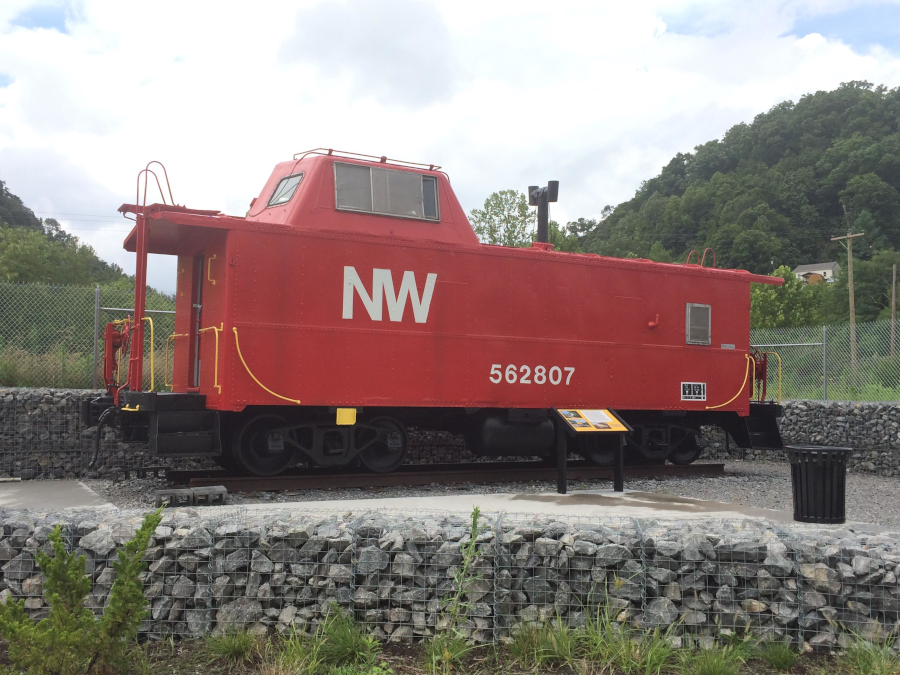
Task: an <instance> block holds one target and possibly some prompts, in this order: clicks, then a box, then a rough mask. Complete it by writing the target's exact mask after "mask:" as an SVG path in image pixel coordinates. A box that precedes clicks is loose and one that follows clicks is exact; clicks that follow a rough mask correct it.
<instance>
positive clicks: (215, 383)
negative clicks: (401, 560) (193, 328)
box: [197, 323, 225, 394]
mask: <svg viewBox="0 0 900 675" xmlns="http://www.w3.org/2000/svg"><path fill="white" fill-rule="evenodd" d="M224 329H225V324H224V323H221V324H219V325H218V326H208V327H207V328H201V329H200V330H198V331H197V332H198V333H205V332H206V331H208V330H211V331H213V333H214V334H215V336H216V360H215V362H214V371H213V372H214V375H213V386H214V387H215V388H216V389H218V390H219V393H220V394H221V393H222V385H220V384H219V331H220V330H224Z"/></svg>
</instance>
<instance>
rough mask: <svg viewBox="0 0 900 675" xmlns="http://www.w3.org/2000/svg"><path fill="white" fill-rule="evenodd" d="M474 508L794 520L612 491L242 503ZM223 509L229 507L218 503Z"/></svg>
mask: <svg viewBox="0 0 900 675" xmlns="http://www.w3.org/2000/svg"><path fill="white" fill-rule="evenodd" d="M475 506H478V507H479V508H480V509H481V510H482V511H483V512H498V511H505V512H507V513H543V514H552V515H560V516H574V517H589V518H598V517H600V518H603V517H629V518H666V519H682V518H760V519H766V520H772V521H775V522H781V523H790V522H793V514H792V513H790V512H788V511H776V510H774V509H760V508H756V507H752V506H741V505H739V504H724V503H721V502H710V501H703V500H700V499H688V498H686V497H676V496H673V495H666V494H659V493H655V492H637V491H630V490H629V491H626V492H613V491H612V490H590V491H584V492H570V493H569V494H567V495H560V494H556V493H555V492H543V493H526V494H507V493H499V494H461V495H447V496H434V497H397V498H389V499H336V500H330V501H315V502H281V503H276V504H272V503H269V504H241V505H240V509H242V510H246V511H253V510H258V509H259V510H272V509H322V510H329V511H332V510H333V511H367V510H372V509H388V510H392V511H424V510H429V511H447V512H464V513H469V512H471V511H472V509H473V508H474V507H475ZM219 508H225V509H227V508H228V507H227V506H226V507H219Z"/></svg>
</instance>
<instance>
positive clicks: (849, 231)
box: [831, 204, 865, 385]
mask: <svg viewBox="0 0 900 675" xmlns="http://www.w3.org/2000/svg"><path fill="white" fill-rule="evenodd" d="M841 206H843V204H842V205H841ZM844 213H845V214H846V216H847V235H846V236H844V237H832V238H831V241H839V242H841V246H843V247H844V248H846V249H847V285H848V286H849V287H850V370H851V372H852V373H853V378H854V380H855V379H856V375H857V371H856V301H855V299H854V297H853V239H854V238H856V237H861V236H863V235H864V234H865V232H859V233H857V234H853V219H852V218H851V217H850V214H849V213H847V207H846V206H844ZM844 240H846V241H847V243H846V244H844V243H843V242H844ZM856 384H857V383H856V382H854V385H856Z"/></svg>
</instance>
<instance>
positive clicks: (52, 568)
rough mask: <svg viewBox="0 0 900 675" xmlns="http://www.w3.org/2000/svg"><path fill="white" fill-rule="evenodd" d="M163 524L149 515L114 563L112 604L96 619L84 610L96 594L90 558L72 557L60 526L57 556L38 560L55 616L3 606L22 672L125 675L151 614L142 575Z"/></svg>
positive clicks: (6, 633)
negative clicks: (89, 573) (149, 548)
mask: <svg viewBox="0 0 900 675" xmlns="http://www.w3.org/2000/svg"><path fill="white" fill-rule="evenodd" d="M160 520H162V515H161V514H160V512H159V511H157V512H155V513H151V514H148V515H147V516H146V517H145V518H144V523H143V524H142V525H141V527H140V529H139V530H138V531H137V533H136V534H135V536H134V538H133V539H132V540H131V541H129V542H128V543H127V544H125V548H124V549H119V551H118V558H119V559H118V561H116V562H114V563H113V564H112V567H113V569H114V570H115V571H116V574H117V577H116V580H115V582H113V586H112V589H111V591H110V598H109V604H108V606H107V607H106V609H105V610H104V612H103V616H102V617H101V618H100V619H97V618H96V617H95V616H94V614H93V612H92V611H91V610H90V609H88V608H87V607H85V606H84V600H85V598H86V597H87V595H88V593H90V591H91V579H90V577H88V576H87V575H86V574H85V557H84V556H78V555H75V554H72V553H67V552H66V549H65V546H64V545H63V540H62V533H61V530H60V527H59V526H58V525H57V526H56V527H55V528H54V529H53V532H52V533H51V534H50V542H51V543H52V545H53V556H52V557H51V556H49V555H47V554H45V553H43V552H40V551H39V552H38V553H37V555H36V558H37V563H38V566H39V567H40V570H41V573H42V574H43V576H44V590H45V595H46V598H47V602H48V603H49V605H50V612H49V615H48V616H47V618H46V619H42V620H41V621H39V622H37V623H35V622H34V621H33V620H32V619H31V617H29V616H28V614H26V613H25V601H24V600H20V601H19V602H12V601H9V602H7V603H6V604H5V605H0V637H2V638H3V639H4V640H6V642H7V643H8V645H9V647H8V648H9V658H10V660H11V661H12V663H13V665H14V666H15V667H16V668H18V669H19V670H21V671H24V672H26V673H29V674H33V675H112V674H113V673H121V672H123V670H124V665H125V663H126V661H127V660H128V656H129V652H128V650H129V647H130V645H131V643H132V642H133V640H134V639H135V638H136V637H137V632H138V628H139V627H140V624H141V621H142V620H143V619H144V617H145V616H146V615H147V609H146V606H147V600H146V599H145V598H144V592H143V586H142V584H141V582H140V581H139V580H138V575H139V574H140V573H141V572H142V571H143V570H144V567H145V565H144V563H143V561H142V558H143V556H144V551H145V550H146V548H147V544H148V542H149V541H150V536H151V535H152V533H153V531H154V530H155V529H156V526H157V525H159V522H160Z"/></svg>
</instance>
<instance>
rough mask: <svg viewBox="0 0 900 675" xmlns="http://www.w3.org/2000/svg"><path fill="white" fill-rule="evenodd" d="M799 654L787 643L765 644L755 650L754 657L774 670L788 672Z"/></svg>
mask: <svg viewBox="0 0 900 675" xmlns="http://www.w3.org/2000/svg"><path fill="white" fill-rule="evenodd" d="M798 656H799V654H798V653H797V651H796V650H795V649H794V648H793V647H792V646H791V644H790V643H789V642H765V643H763V644H762V645H760V646H759V648H758V649H757V650H756V657H757V658H760V659H762V660H763V661H765V662H766V663H768V664H769V665H770V666H772V667H773V668H774V669H775V670H781V671H788V670H790V669H791V668H793V667H794V664H795V663H796V662H797V657H798Z"/></svg>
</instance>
